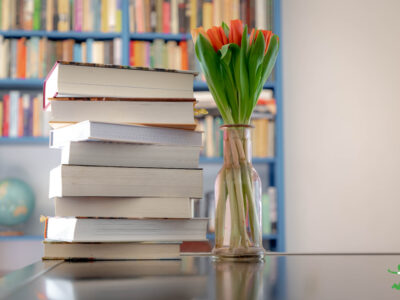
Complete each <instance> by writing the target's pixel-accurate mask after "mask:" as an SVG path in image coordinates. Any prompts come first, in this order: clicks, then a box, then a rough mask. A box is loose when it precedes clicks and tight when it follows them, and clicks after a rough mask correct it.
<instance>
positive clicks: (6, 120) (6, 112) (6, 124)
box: [3, 94, 10, 136]
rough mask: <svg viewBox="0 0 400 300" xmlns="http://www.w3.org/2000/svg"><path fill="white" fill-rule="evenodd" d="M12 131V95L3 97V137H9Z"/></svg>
mask: <svg viewBox="0 0 400 300" xmlns="http://www.w3.org/2000/svg"><path fill="white" fill-rule="evenodd" d="M9 129H10V95H9V94H6V95H4V96H3V136H9Z"/></svg>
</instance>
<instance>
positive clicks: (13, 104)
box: [9, 91, 19, 137]
mask: <svg viewBox="0 0 400 300" xmlns="http://www.w3.org/2000/svg"><path fill="white" fill-rule="evenodd" d="M18 104H19V92H17V91H11V92H10V114H9V124H10V128H9V136H10V137H17V136H18Z"/></svg>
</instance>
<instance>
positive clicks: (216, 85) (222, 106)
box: [195, 34, 232, 123]
mask: <svg viewBox="0 0 400 300" xmlns="http://www.w3.org/2000/svg"><path fill="white" fill-rule="evenodd" d="M195 51H196V56H197V58H198V59H199V61H200V66H201V68H202V70H203V73H204V75H205V77H206V80H207V84H208V87H209V88H210V92H211V94H212V95H213V97H214V100H215V103H216V104H217V106H218V109H219V111H220V113H221V115H222V117H223V119H224V121H225V122H226V123H228V122H229V123H232V116H231V109H230V107H229V105H228V103H227V99H226V95H225V86H224V82H223V81H222V80H221V78H223V77H222V74H221V66H220V59H219V55H218V54H217V53H216V52H215V51H214V48H213V47H212V45H211V44H210V42H209V41H208V40H207V39H206V38H205V37H204V36H203V35H202V34H200V35H199V37H198V39H197V42H196V45H195Z"/></svg>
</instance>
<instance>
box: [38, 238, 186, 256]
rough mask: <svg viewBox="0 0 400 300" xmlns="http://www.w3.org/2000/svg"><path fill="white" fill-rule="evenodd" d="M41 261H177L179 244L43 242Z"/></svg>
mask: <svg viewBox="0 0 400 300" xmlns="http://www.w3.org/2000/svg"><path fill="white" fill-rule="evenodd" d="M43 246H44V247H43V249H44V257H43V259H67V260H71V259H74V260H77V259H90V260H122V259H124V260H126V259H179V258H180V251H179V248H180V243H130V242H123V243H96V242H93V243H67V242H48V241H44V242H43Z"/></svg>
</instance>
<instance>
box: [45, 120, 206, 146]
mask: <svg viewBox="0 0 400 300" xmlns="http://www.w3.org/2000/svg"><path fill="white" fill-rule="evenodd" d="M201 136H202V133H201V132H198V131H190V130H183V129H172V128H159V127H150V126H137V125H127V124H113V123H102V122H92V121H83V122H80V123H77V124H74V125H71V126H67V127H63V128H58V129H55V130H52V131H51V132H50V147H53V148H59V147H62V146H64V145H66V144H67V143H69V142H79V141H105V142H122V143H141V144H155V145H175V146H184V145H185V146H194V147H200V146H201V145H202V143H201Z"/></svg>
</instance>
